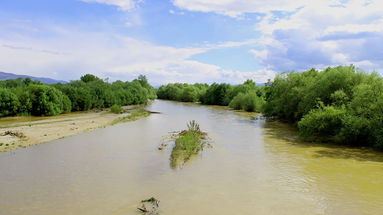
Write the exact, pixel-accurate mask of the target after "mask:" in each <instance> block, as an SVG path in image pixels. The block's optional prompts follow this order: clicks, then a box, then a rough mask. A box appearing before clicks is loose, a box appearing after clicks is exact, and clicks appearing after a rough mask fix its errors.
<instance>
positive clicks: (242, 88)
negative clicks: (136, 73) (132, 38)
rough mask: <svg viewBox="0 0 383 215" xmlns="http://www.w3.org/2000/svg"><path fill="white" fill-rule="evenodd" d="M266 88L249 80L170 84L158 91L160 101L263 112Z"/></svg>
mask: <svg viewBox="0 0 383 215" xmlns="http://www.w3.org/2000/svg"><path fill="white" fill-rule="evenodd" d="M264 94H265V92H264V87H257V86H256V85H255V82H254V81H252V80H247V81H246V82H245V83H243V84H239V85H235V86H232V85H229V84H217V83H214V84H212V85H210V86H209V85H207V84H193V85H190V84H179V83H176V84H168V85H164V86H161V87H160V88H159V89H158V91H157V96H158V98H160V99H167V100H175V101H183V102H201V103H202V104H208V105H222V106H227V105H229V106H230V107H231V108H233V109H236V110H241V109H242V110H245V111H251V112H254V111H257V112H259V111H261V109H262V106H263V105H264V103H265V101H264V99H263V97H264Z"/></svg>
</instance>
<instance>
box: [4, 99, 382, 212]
mask: <svg viewBox="0 0 383 215" xmlns="http://www.w3.org/2000/svg"><path fill="white" fill-rule="evenodd" d="M149 109H150V110H152V111H159V112H161V113H162V114H152V115H151V116H149V117H148V118H145V119H141V120H138V121H135V122H130V123H124V124H119V125H116V126H112V127H108V128H105V129H99V130H95V131H91V132H88V133H84V134H80V135H76V136H73V137H69V138H65V139H61V140H57V141H53V142H51V143H47V144H41V145H37V146H33V147H30V148H25V149H20V150H16V151H13V152H6V153H1V154H0V214H1V215H13V214H27V215H35V214H36V215H44V214H47V215H48V214H49V215H51V214H55V215H61V214H76V215H77V214H84V215H88V214H89V215H97V214H100V215H107V214H113V215H114V214H115V215H119V214H124V215H125V214H138V212H137V209H136V207H137V204H138V202H139V201H140V200H142V199H145V198H148V197H149V196H154V197H156V198H157V199H159V200H160V201H161V208H160V212H161V214H177V215H180V214H186V215H187V214H190V215H192V214H193V215H195V214H209V215H210V214H220V215H225V214H228V215H229V214H230V215H231V214H337V215H338V214H380V213H381V211H382V210H383V180H381V179H382V178H383V160H382V158H383V155H382V154H381V153H377V152H374V151H371V150H368V149H349V148H344V147H334V146H328V145H320V144H308V143H300V142H297V140H296V138H297V133H296V131H295V130H294V128H292V127H290V126H288V125H286V124H282V123H278V122H266V121H265V120H264V119H262V118H261V117H257V116H255V115H252V114H250V115H249V114H245V113H240V112H234V111H229V110H226V109H225V108H216V107H206V106H199V105H194V104H182V103H175V102H166V101H157V102H155V103H153V104H151V106H150V107H149ZM192 119H195V120H197V121H198V122H199V124H200V125H201V127H202V129H203V130H204V131H206V132H208V133H209V137H210V138H211V139H213V140H214V148H213V149H209V150H205V151H203V152H202V154H201V155H198V156H196V157H195V158H194V159H192V160H190V162H188V163H186V164H185V166H184V168H182V169H181V170H178V169H176V170H174V169H172V168H171V167H170V165H169V162H170V161H169V157H170V153H171V147H168V148H167V149H166V150H163V151H159V150H158V149H157V148H158V145H159V143H160V142H161V138H162V137H163V136H164V135H167V134H168V132H171V131H177V130H180V129H183V128H184V124H185V122H187V121H189V120H192Z"/></svg>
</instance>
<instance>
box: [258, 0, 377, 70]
mask: <svg viewBox="0 0 383 215" xmlns="http://www.w3.org/2000/svg"><path fill="white" fill-rule="evenodd" d="M257 29H258V30H259V31H260V32H261V33H262V36H261V38H260V44H261V45H262V46H263V49H262V50H253V51H252V53H253V54H254V55H255V56H256V57H257V58H258V59H259V60H260V61H261V62H263V64H264V66H267V67H269V68H272V69H274V70H277V71H285V70H292V69H294V70H304V69H309V68H312V67H319V68H321V67H322V68H323V67H327V66H335V65H339V64H342V65H348V64H354V65H356V66H360V67H361V68H364V69H366V70H377V71H383V70H382V69H383V52H382V51H381V50H382V48H383V45H382V43H383V4H382V2H381V1H378V0H375V1H363V0H350V1H347V2H344V3H343V4H342V6H341V7H340V6H337V7H333V6H328V5H325V4H312V5H311V4H310V5H306V6H305V7H304V8H302V9H300V10H299V11H297V12H296V13H294V14H292V15H291V16H288V17H286V18H284V19H279V20H275V16H273V15H268V16H266V17H265V18H264V19H263V20H262V21H261V22H259V23H258V24H257Z"/></svg>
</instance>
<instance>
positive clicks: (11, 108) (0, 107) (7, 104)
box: [0, 88, 19, 117]
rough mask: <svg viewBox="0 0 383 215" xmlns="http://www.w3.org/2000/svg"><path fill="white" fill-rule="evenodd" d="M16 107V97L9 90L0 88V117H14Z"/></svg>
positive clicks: (17, 103) (17, 104) (17, 105)
mask: <svg viewBox="0 0 383 215" xmlns="http://www.w3.org/2000/svg"><path fill="white" fill-rule="evenodd" d="M18 107H19V101H18V99H17V96H16V95H15V94H14V93H12V92H11V91H10V90H7V89H2V88H0V117H3V116H11V115H15V114H16V113H17V109H18Z"/></svg>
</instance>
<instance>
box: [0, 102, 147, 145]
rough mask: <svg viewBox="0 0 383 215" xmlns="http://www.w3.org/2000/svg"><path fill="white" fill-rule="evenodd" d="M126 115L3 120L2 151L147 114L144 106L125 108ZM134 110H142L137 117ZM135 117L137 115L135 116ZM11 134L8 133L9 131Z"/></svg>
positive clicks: (81, 114) (0, 132)
mask: <svg viewBox="0 0 383 215" xmlns="http://www.w3.org/2000/svg"><path fill="white" fill-rule="evenodd" d="M125 110H126V112H125V113H123V114H114V113H110V112H109V111H108V110H105V111H100V112H95V111H91V112H76V113H69V114H62V115H59V116H52V117H7V118H2V119H0V152H5V151H10V150H13V149H17V148H25V147H27V146H31V145H35V144H40V143H44V142H48V141H52V140H56V139H60V138H64V137H67V136H71V135H74V134H78V133H82V132H86V131H89V130H93V129H96V128H102V127H106V126H108V125H113V124H116V123H118V122H124V121H129V120H134V119H137V118H141V117H144V116H147V115H148V114H145V113H147V112H145V113H144V114H140V113H143V112H144V110H143V108H142V106H129V107H125ZM132 113H139V114H138V115H137V116H136V115H135V114H133V115H132ZM131 116H133V117H131ZM7 133H8V134H7Z"/></svg>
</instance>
